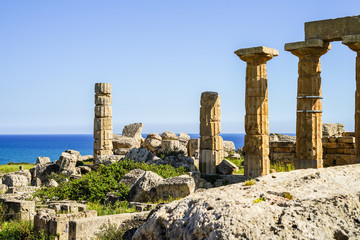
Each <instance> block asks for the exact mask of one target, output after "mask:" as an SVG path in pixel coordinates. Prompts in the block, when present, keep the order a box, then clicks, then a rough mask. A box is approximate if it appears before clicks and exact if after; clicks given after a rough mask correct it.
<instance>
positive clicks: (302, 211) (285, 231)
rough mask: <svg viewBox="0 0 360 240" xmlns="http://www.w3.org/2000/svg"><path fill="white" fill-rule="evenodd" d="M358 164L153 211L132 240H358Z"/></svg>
mask: <svg viewBox="0 0 360 240" xmlns="http://www.w3.org/2000/svg"><path fill="white" fill-rule="evenodd" d="M359 189H360V164H353V165H351V166H337V167H329V168H323V169H302V170H294V171H291V172H281V173H273V174H271V175H266V176H263V177H259V178H257V181H256V182H255V184H254V185H251V186H246V185H245V184H243V183H238V184H231V185H227V186H223V187H219V188H212V189H208V190H206V191H199V192H197V193H194V194H192V195H190V196H188V197H186V198H184V199H181V200H178V201H173V202H171V203H168V204H164V205H161V206H159V207H158V208H157V209H156V210H154V211H153V212H151V213H150V214H149V216H148V218H147V222H146V223H145V224H143V225H142V226H141V227H140V228H139V229H138V230H137V231H136V233H135V234H134V236H133V239H135V240H137V239H149V240H150V239H157V240H163V239H174V240H177V239H359V238H360V228H359V218H360V214H359V209H360V202H359V198H360V193H359Z"/></svg>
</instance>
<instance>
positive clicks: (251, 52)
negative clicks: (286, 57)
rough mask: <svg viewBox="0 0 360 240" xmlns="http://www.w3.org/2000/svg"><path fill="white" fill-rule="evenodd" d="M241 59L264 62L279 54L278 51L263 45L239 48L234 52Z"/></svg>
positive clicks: (248, 61)
mask: <svg viewBox="0 0 360 240" xmlns="http://www.w3.org/2000/svg"><path fill="white" fill-rule="evenodd" d="M234 53H235V54H236V55H237V56H238V57H239V58H240V59H241V60H243V61H245V62H247V63H252V62H255V63H266V62H267V61H269V60H270V59H272V58H273V57H275V56H278V55H279V51H278V50H276V49H273V48H268V47H264V46H260V47H252V48H241V49H238V50H236V51H235V52H234Z"/></svg>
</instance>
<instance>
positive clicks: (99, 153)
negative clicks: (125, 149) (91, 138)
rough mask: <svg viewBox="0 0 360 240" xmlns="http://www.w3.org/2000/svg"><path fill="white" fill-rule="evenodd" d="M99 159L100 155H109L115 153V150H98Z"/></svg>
mask: <svg viewBox="0 0 360 240" xmlns="http://www.w3.org/2000/svg"><path fill="white" fill-rule="evenodd" d="M96 154H97V159H98V158H99V157H101V156H100V155H104V156H109V155H112V154H113V150H96ZM95 162H96V161H95Z"/></svg>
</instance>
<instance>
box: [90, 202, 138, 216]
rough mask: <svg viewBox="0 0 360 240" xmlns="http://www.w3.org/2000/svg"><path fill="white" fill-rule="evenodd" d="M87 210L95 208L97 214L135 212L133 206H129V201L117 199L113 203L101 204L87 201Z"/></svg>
mask: <svg viewBox="0 0 360 240" xmlns="http://www.w3.org/2000/svg"><path fill="white" fill-rule="evenodd" d="M87 209H88V210H96V212H97V215H98V216H103V215H113V214H121V213H133V212H136V209H135V207H131V208H129V203H128V202H127V201H121V202H120V201H119V202H116V203H115V204H113V205H111V204H107V205H102V204H100V203H88V204H87Z"/></svg>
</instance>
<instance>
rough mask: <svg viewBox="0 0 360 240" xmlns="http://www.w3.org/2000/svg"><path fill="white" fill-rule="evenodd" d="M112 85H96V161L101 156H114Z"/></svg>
mask: <svg viewBox="0 0 360 240" xmlns="http://www.w3.org/2000/svg"><path fill="white" fill-rule="evenodd" d="M110 104H111V84H110V83H96V84H95V105H96V106H95V118H94V159H96V158H97V156H100V155H112V154H113V145H112V137H113V131H112V108H111V106H110Z"/></svg>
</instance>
